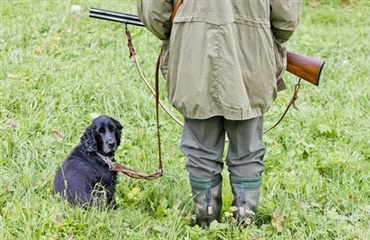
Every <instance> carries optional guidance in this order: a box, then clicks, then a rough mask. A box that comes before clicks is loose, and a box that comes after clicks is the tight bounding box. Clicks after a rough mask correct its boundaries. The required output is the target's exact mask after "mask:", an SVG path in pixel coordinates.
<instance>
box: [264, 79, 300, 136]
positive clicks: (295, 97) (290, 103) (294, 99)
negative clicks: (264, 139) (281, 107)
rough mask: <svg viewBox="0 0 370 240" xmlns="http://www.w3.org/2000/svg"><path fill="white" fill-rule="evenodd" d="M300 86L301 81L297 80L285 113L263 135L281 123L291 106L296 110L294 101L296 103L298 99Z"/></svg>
mask: <svg viewBox="0 0 370 240" xmlns="http://www.w3.org/2000/svg"><path fill="white" fill-rule="evenodd" d="M300 86H301V79H299V80H298V83H297V84H296V85H295V87H294V92H293V97H292V99H291V100H290V102H289V104H288V106H287V107H286V109H285V111H284V113H283V115H282V116H281V117H280V118H279V120H278V121H277V122H276V123H275V125H273V126H272V127H270V128H269V129H267V130H265V131H264V132H263V134H265V133H267V132H269V131H270V130H272V129H273V128H275V127H276V126H277V125H279V123H280V122H281V121H283V118H284V117H285V115H286V114H287V112H288V110H289V108H290V107H291V106H293V107H294V109H296V110H298V108H297V106H296V105H295V101H296V100H297V98H298V91H299V87H300Z"/></svg>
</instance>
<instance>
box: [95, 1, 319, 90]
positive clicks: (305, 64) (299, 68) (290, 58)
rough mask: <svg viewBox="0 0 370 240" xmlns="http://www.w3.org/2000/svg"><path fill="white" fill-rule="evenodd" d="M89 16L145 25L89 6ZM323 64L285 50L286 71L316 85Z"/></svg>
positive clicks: (315, 59) (131, 17) (137, 18)
mask: <svg viewBox="0 0 370 240" xmlns="http://www.w3.org/2000/svg"><path fill="white" fill-rule="evenodd" d="M89 17H92V18H98V19H102V20H109V21H114V22H120V23H125V24H131V25H135V26H139V27H145V25H144V24H143V23H142V22H141V21H140V19H139V17H138V16H137V15H134V14H127V13H121V12H115V11H111V10H104V9H99V8H94V7H91V8H90V13H89ZM324 65H325V61H324V60H321V59H318V58H313V57H310V56H306V55H303V54H299V53H293V52H289V51H288V52H287V71H288V72H290V73H292V74H294V75H296V76H297V77H299V78H302V79H304V80H306V81H307V82H309V83H312V84H314V85H316V86H319V81H320V76H321V72H322V69H323V68H324Z"/></svg>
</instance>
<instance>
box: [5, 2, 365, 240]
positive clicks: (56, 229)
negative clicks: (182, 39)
mask: <svg viewBox="0 0 370 240" xmlns="http://www.w3.org/2000/svg"><path fill="white" fill-rule="evenodd" d="M319 2H321V7H319V8H313V7H310V6H309V4H308V2H306V3H305V4H304V7H303V13H302V18H301V24H300V26H299V28H298V30H297V32H296V33H295V35H294V37H293V39H292V41H291V42H290V43H289V46H288V47H289V50H291V51H294V52H299V53H303V54H306V55H309V56H314V57H318V58H322V59H325V61H326V65H325V68H324V71H323V75H322V79H321V83H320V86H319V87H315V86H313V85H310V84H309V83H307V82H303V84H302V87H301V90H300V93H299V99H298V101H297V105H298V107H299V109H300V110H299V111H295V110H291V111H290V112H289V113H288V114H287V117H286V118H285V119H284V120H283V122H282V123H281V125H279V126H278V127H277V128H276V129H274V130H273V131H271V132H269V133H268V134H266V135H265V144H266V146H267V149H268V153H267V155H266V159H265V160H266V166H267V168H266V171H265V173H264V175H263V185H262V194H261V202H260V206H259V209H258V210H259V215H258V219H257V222H256V224H255V225H253V226H252V227H249V228H247V229H244V230H242V231H239V230H237V229H235V228H234V226H233V224H232V223H231V222H230V219H229V217H228V210H229V209H228V208H229V206H230V203H231V201H232V194H231V190H230V187H229V186H228V180H227V171H226V170H225V171H224V172H223V174H224V176H225V179H224V180H225V181H224V190H223V202H224V212H225V214H224V215H223V220H222V222H221V223H215V224H212V226H211V229H210V230H208V231H204V230H201V229H199V228H197V227H190V226H189V222H190V221H191V218H192V217H194V216H193V215H192V210H193V207H194V206H193V203H192V200H191V194H190V188H189V184H188V177H187V172H186V170H185V167H184V165H185V162H186V159H185V157H184V156H183V154H182V153H181V151H180V150H179V139H180V136H181V130H182V129H181V128H180V127H179V126H178V125H177V124H176V123H175V122H174V121H172V120H171V118H170V117H168V116H166V115H165V113H164V112H163V111H161V116H160V118H161V119H160V121H161V134H162V141H163V142H162V145H163V146H162V147H163V161H164V176H163V177H162V178H161V179H158V180H154V181H145V180H136V179H131V178H128V177H127V176H124V175H120V177H119V183H118V186H117V194H116V200H117V202H118V204H119V208H118V209H117V210H113V211H112V210H108V209H91V210H89V211H86V210H82V209H80V208H74V207H71V206H70V205H69V204H68V203H66V202H64V201H59V200H58V199H55V198H53V196H52V194H51V187H52V181H53V178H54V173H55V171H56V169H57V168H58V167H59V166H60V164H61V163H62V161H63V160H64V158H65V157H66V155H67V154H68V153H69V151H70V150H71V149H72V148H73V147H74V146H75V145H76V144H77V143H78V142H79V137H80V136H81V134H82V133H83V132H84V130H85V128H86V127H87V126H88V125H89V123H90V122H91V120H92V119H93V117H95V116H97V115H100V114H107V115H110V116H112V117H114V118H116V119H118V120H120V122H121V123H122V124H123V126H124V129H123V136H122V145H121V146H120V148H119V150H118V156H117V158H118V160H119V162H121V163H122V164H124V165H127V166H130V167H132V168H135V169H137V170H139V171H141V172H148V173H149V172H153V171H154V170H156V169H157V142H156V141H157V140H156V126H155V108H154V99H153V96H151V93H150V92H149V90H148V89H147V88H146V86H145V85H144V83H143V82H142V80H141V79H140V77H139V74H138V73H137V71H136V68H135V64H134V61H133V60H132V59H130V58H128V55H129V53H128V49H127V47H126V36H125V32H124V25H122V24H118V23H113V22H106V21H100V20H97V19H91V18H89V17H88V9H89V7H91V6H93V7H100V8H105V9H111V10H116V11H121V12H126V13H136V7H135V1H134V0H126V1H36V0H29V1H16V0H13V1H1V3H0V4H1V5H0V7H1V22H0V35H1V36H0V50H1V55H0V59H1V72H0V76H1V79H0V239H370V224H369V215H370V204H369V202H370V186H369V184H370V179H369V178H370V177H369V176H370V175H369V172H370V148H369V144H370V140H369V139H370V128H369V120H370V119H369V117H368V113H369V111H370V85H369V84H368V83H369V80H370V72H369V71H370V57H369V56H370V41H369V39H370V18H369V17H368V13H369V11H370V5H369V4H368V3H367V0H363V1H361V0H357V1H349V3H348V4H344V3H342V2H341V1H319ZM343 2H344V1H343ZM73 5H78V6H81V7H82V8H83V10H82V11H81V12H79V11H72V6H73ZM129 29H130V31H131V34H132V37H133V41H134V45H135V48H136V51H137V54H138V58H139V61H140V63H141V67H142V69H143V71H144V73H145V75H146V76H147V78H148V79H149V80H150V81H151V82H152V83H153V79H154V66H155V61H156V57H157V53H158V51H159V48H160V42H159V41H158V40H156V39H155V38H154V37H153V36H152V35H151V34H150V33H149V32H148V31H147V30H145V29H143V28H139V27H133V26H131V27H129ZM285 79H286V82H287V84H288V86H289V87H288V90H287V91H285V92H283V93H280V94H279V98H278V100H277V101H276V103H275V105H274V106H273V107H272V108H271V109H270V111H269V112H268V113H267V115H266V124H265V127H266V128H268V127H269V126H271V125H273V124H274V122H275V121H276V119H277V118H278V117H279V116H280V114H281V113H282V111H283V110H284V107H285V106H286V104H287V102H288V101H289V99H290V97H291V94H292V91H293V86H294V84H295V83H296V81H297V79H296V77H294V76H292V75H290V74H288V73H287V74H286V76H285ZM161 98H162V99H163V100H164V102H166V101H165V99H166V93H165V85H164V82H163V81H162V82H161ZM172 110H173V109H172ZM173 112H174V113H175V114H176V115H177V116H178V117H180V116H179V115H178V113H176V112H175V111H173ZM54 131H58V132H60V134H61V135H62V138H58V137H56V136H55V135H54Z"/></svg>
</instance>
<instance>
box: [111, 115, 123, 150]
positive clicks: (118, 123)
mask: <svg viewBox="0 0 370 240" xmlns="http://www.w3.org/2000/svg"><path fill="white" fill-rule="evenodd" d="M111 119H112V121H113V123H114V125H115V126H116V129H117V131H116V132H115V134H114V135H115V137H116V141H117V146H119V145H120V144H121V130H122V125H121V123H120V122H119V121H117V120H116V119H114V118H111Z"/></svg>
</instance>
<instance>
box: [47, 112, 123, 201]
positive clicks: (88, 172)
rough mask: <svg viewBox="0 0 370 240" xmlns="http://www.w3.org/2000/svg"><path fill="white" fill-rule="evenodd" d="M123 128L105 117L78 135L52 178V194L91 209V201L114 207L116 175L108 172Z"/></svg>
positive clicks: (99, 118)
mask: <svg viewBox="0 0 370 240" xmlns="http://www.w3.org/2000/svg"><path fill="white" fill-rule="evenodd" d="M121 130H122V125H121V124H120V123H119V122H118V121H117V120H115V119H113V118H111V117H108V116H100V117H98V118H96V119H94V120H93V122H92V123H91V125H90V126H89V127H88V128H87V129H86V131H85V133H84V134H83V135H82V136H81V142H80V143H79V144H78V145H77V146H76V147H75V148H74V149H73V150H72V152H71V153H70V154H69V155H68V157H67V158H66V159H65V161H64V162H63V164H62V166H61V168H60V169H59V170H58V171H57V173H56V175H55V178H54V193H60V195H61V196H62V197H64V198H66V199H67V200H68V201H69V202H70V203H72V204H77V205H84V206H86V205H87V206H91V205H93V204H94V201H95V202H96V201H97V200H98V201H101V200H103V201H106V203H107V204H108V205H113V206H114V205H115V201H114V198H113V196H114V193H115V186H116V183H117V172H113V171H110V170H109V166H110V165H111V164H114V162H115V160H114V153H115V151H116V150H117V148H118V146H119V144H120V142H121V140H120V139H121Z"/></svg>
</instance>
